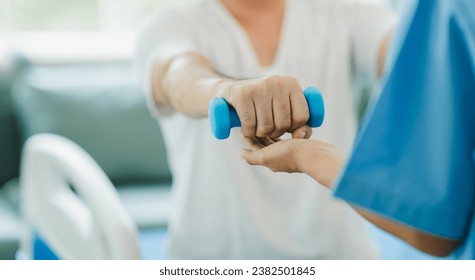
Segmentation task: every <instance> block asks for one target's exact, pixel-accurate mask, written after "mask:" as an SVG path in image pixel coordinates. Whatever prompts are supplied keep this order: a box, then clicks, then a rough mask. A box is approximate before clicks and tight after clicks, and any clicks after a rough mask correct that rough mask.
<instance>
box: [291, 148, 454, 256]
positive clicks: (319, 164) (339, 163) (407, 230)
mask: <svg viewBox="0 0 475 280" xmlns="http://www.w3.org/2000/svg"><path fill="white" fill-rule="evenodd" d="M309 143H311V142H309ZM327 145H329V144H325V143H323V144H322V143H321V144H320V145H306V146H304V147H306V148H305V149H304V150H305V151H303V152H302V153H301V155H302V158H301V159H300V161H301V164H300V167H299V168H300V169H301V171H303V172H304V173H306V174H308V175H309V176H311V177H312V178H313V179H315V180H316V181H318V182H319V183H321V184H322V185H324V186H325V187H327V188H328V189H332V187H333V186H334V185H335V183H336V182H335V181H336V178H337V177H338V174H339V173H340V172H341V169H342V167H343V166H344V162H345V160H344V158H343V157H341V156H340V155H338V154H337V153H335V150H333V149H327V147H326V146H327ZM312 146H313V147H312ZM317 146H320V147H317ZM322 147H323V149H322ZM303 155H304V156H303ZM362 191H363V190H362ZM353 208H354V209H355V210H356V211H357V212H358V213H359V214H360V215H361V216H362V217H364V218H365V219H366V220H368V221H369V222H371V223H372V224H374V225H376V226H377V227H379V228H381V229H383V230H384V231H386V232H389V233H391V234H393V235H395V236H396V237H398V238H400V239H402V240H403V241H405V242H406V243H408V244H409V245H411V246H413V247H415V248H417V249H419V250H421V251H423V252H425V253H427V254H431V255H434V256H439V257H441V256H447V255H448V254H450V253H451V252H452V251H453V250H454V249H455V248H456V247H457V245H458V244H459V242H460V241H459V240H453V239H447V238H442V237H437V236H434V235H431V234H428V233H424V232H421V231H419V230H417V229H414V228H411V227H408V226H405V225H402V224H400V223H397V222H394V221H391V220H389V219H386V218H384V217H382V216H379V215H376V214H373V213H370V212H368V211H365V210H363V209H361V208H357V207H353Z"/></svg>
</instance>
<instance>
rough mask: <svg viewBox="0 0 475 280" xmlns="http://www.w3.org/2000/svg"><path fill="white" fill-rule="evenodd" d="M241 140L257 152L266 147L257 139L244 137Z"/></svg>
mask: <svg viewBox="0 0 475 280" xmlns="http://www.w3.org/2000/svg"><path fill="white" fill-rule="evenodd" d="M241 135H242V134H241ZM241 138H242V140H243V141H244V144H246V146H247V147H248V148H249V149H250V150H253V151H257V150H260V149H262V148H264V147H265V145H264V144H262V143H261V142H259V140H258V139H257V138H256V137H246V136H244V135H242V137H241Z"/></svg>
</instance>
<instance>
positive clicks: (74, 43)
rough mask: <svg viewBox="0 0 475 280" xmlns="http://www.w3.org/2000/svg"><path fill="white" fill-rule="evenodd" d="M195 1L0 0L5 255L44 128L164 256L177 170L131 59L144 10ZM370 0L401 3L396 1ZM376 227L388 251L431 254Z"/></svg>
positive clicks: (0, 218) (0, 230)
mask: <svg viewBox="0 0 475 280" xmlns="http://www.w3.org/2000/svg"><path fill="white" fill-rule="evenodd" d="M194 1H197V0H82V1H73V0H0V259H15V258H22V255H21V254H19V247H20V245H21V243H22V242H24V240H23V241H22V236H23V235H24V232H25V230H26V229H25V228H27V226H26V225H25V221H24V217H22V212H21V208H20V205H21V204H20V202H21V200H22V197H21V196H20V189H19V179H18V178H19V175H20V169H19V168H20V164H21V151H22V147H23V144H24V143H25V141H26V140H27V139H28V138H30V137H31V136H33V135H35V134H39V133H54V134H58V135H61V136H64V137H66V138H68V139H70V140H72V141H74V142H75V143H77V144H78V145H79V146H80V147H81V148H83V149H84V150H85V151H86V152H87V153H89V154H90V155H91V156H92V158H93V159H94V160H95V161H96V162H97V163H98V164H99V166H100V168H101V169H102V170H104V172H105V174H106V175H107V177H108V178H109V179H110V180H111V181H112V183H113V185H114V188H116V189H117V191H118V193H119V195H120V201H121V203H122V204H123V206H124V208H125V209H126V211H127V213H128V214H130V216H131V217H132V220H133V222H134V224H135V225H136V226H137V228H138V230H139V246H140V249H141V258H143V259H165V258H166V257H167V256H166V253H165V246H166V240H167V230H166V227H167V220H168V216H169V214H170V212H171V211H172V209H170V199H169V197H170V185H171V180H172V177H171V174H170V171H169V169H168V164H167V156H166V152H165V147H164V145H163V141H162V136H161V133H160V130H159V127H158V126H157V124H156V123H155V121H154V120H153V119H152V118H151V116H150V115H149V113H148V111H147V109H146V106H145V100H144V97H143V95H142V93H141V90H140V88H138V87H137V86H136V85H135V83H134V77H133V71H132V67H131V59H132V53H133V50H134V33H135V30H137V28H138V27H139V26H140V22H141V21H142V20H143V19H144V18H145V17H147V16H149V15H151V14H153V13H156V12H160V11H163V10H166V9H171V8H175V7H180V6H184V5H188V4H190V3H192V2H194ZM366 2H372V3H376V4H378V5H387V6H389V7H391V8H392V9H395V10H396V11H398V10H399V9H400V7H399V6H400V5H399V4H400V3H399V1H391V0H366ZM368 96H369V93H367V94H366V95H365V94H362V95H361V98H360V99H361V100H360V102H359V104H361V105H360V107H361V108H360V112H361V114H363V112H364V108H365V105H366V104H367V101H368ZM44 219H48V217H44ZM374 231H375V236H377V238H378V240H379V242H380V244H381V245H382V248H383V257H384V258H396V259H398V258H413V259H418V258H427V256H425V255H422V254H419V253H417V252H415V251H413V250H411V249H409V248H407V247H405V246H404V245H402V244H400V243H399V242H398V241H397V240H395V239H394V238H392V237H390V236H387V235H385V234H383V233H381V232H379V231H378V230H377V229H375V230H374ZM20 253H21V252H20ZM26 257H27V258H28V257H31V256H26Z"/></svg>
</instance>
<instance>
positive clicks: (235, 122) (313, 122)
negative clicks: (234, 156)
mask: <svg viewBox="0 0 475 280" xmlns="http://www.w3.org/2000/svg"><path fill="white" fill-rule="evenodd" d="M303 94H304V96H305V99H306V100H307V104H308V109H309V112H310V118H309V120H308V123H307V124H308V125H309V126H310V127H319V126H321V125H322V123H323V119H324V117H325V106H324V104H323V98H322V95H321V94H320V91H318V89H316V88H315V87H308V88H306V89H305V90H304V92H303ZM208 117H209V121H210V125H211V131H212V132H213V134H214V136H215V137H216V138H218V139H226V138H228V137H229V134H230V131H231V128H233V127H241V121H240V120H239V116H238V114H237V112H236V110H235V109H234V108H233V107H232V106H231V105H229V104H228V103H227V102H226V100H225V99H224V98H221V97H215V98H213V100H211V102H210V104H209V107H208Z"/></svg>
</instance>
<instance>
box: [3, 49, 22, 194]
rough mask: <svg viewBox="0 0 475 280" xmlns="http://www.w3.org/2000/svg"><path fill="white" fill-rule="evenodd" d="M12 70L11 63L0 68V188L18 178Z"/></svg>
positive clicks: (17, 147) (18, 151)
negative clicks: (12, 98)
mask: <svg viewBox="0 0 475 280" xmlns="http://www.w3.org/2000/svg"><path fill="white" fill-rule="evenodd" d="M1 59H3V58H2V57H0V60H1ZM5 59H6V58H5ZM14 68H15V67H14V64H13V63H11V64H10V63H5V64H3V67H0V155H1V156H0V187H1V186H2V185H3V184H4V183H5V182H7V181H8V180H10V179H12V178H14V177H16V176H18V169H19V156H20V139H19V131H18V124H17V120H16V118H15V114H14V110H13V108H12V102H11V91H10V88H11V81H12V80H13V77H14Z"/></svg>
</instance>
